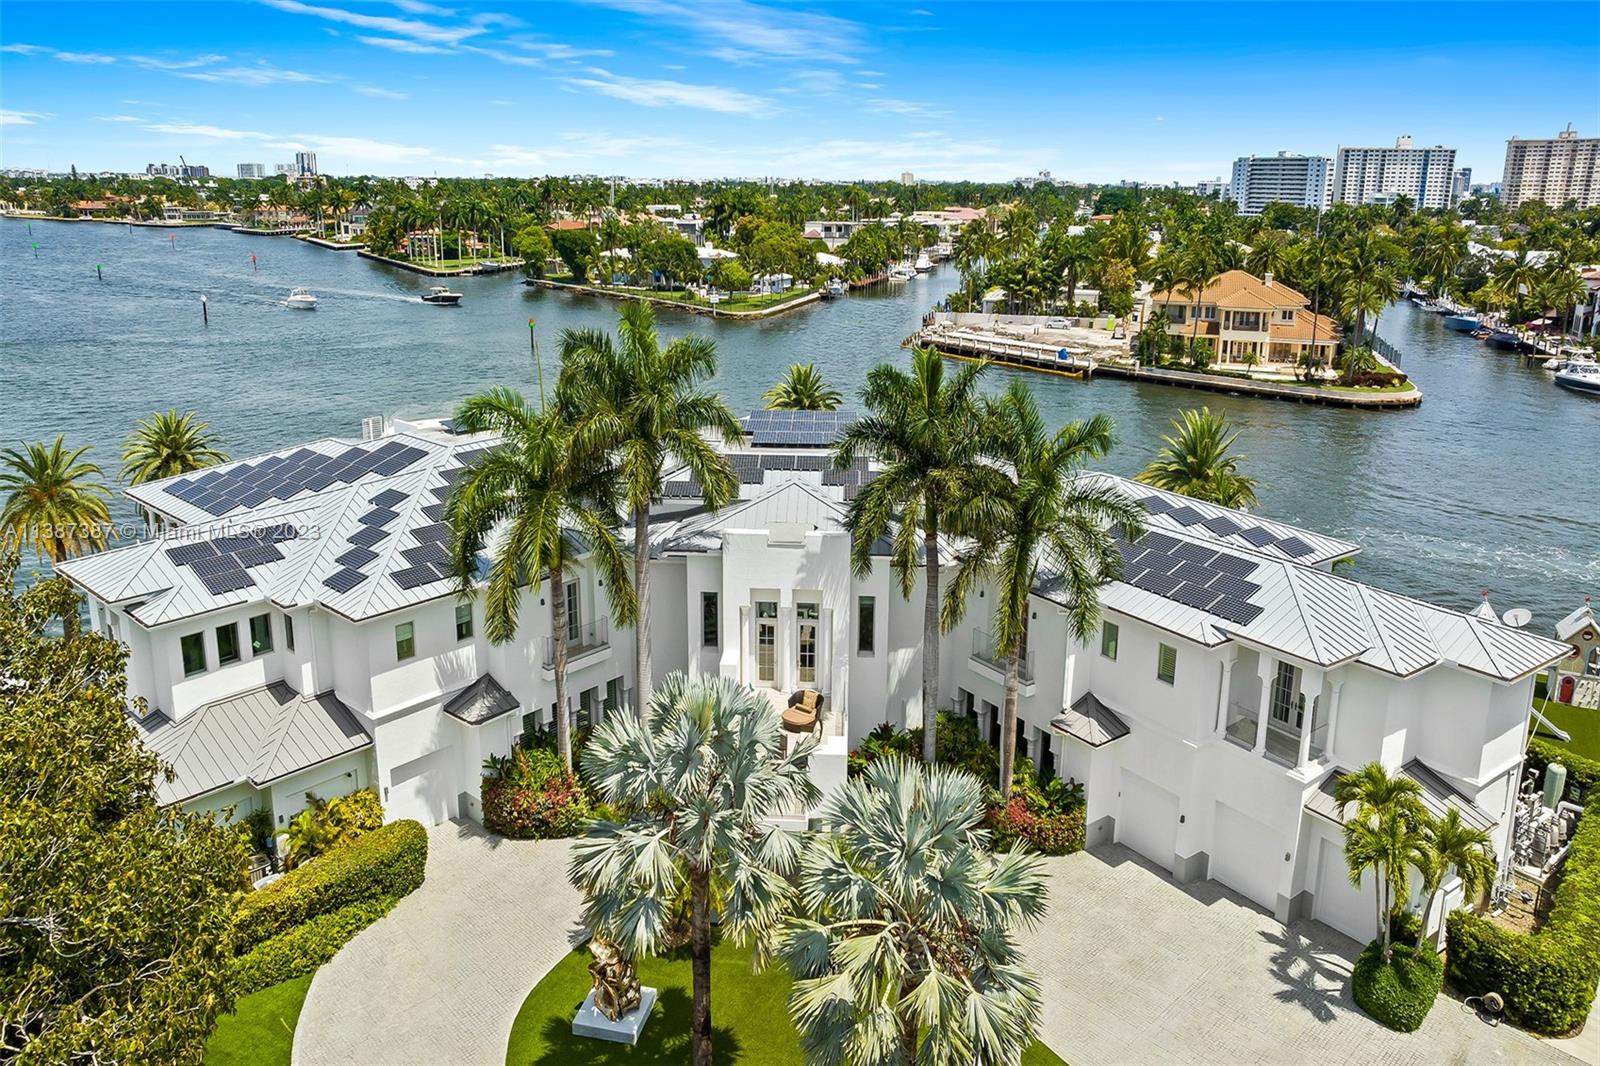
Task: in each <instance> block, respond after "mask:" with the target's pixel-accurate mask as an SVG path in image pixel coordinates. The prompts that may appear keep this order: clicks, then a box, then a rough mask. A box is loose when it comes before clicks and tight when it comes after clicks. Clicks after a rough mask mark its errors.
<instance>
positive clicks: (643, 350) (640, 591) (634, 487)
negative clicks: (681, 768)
mask: <svg viewBox="0 0 1600 1066" xmlns="http://www.w3.org/2000/svg"><path fill="white" fill-rule="evenodd" d="M618 319H619V320H618V326H617V333H618V335H619V337H620V340H621V344H620V345H619V344H614V343H612V340H611V338H610V337H609V336H607V335H606V334H604V333H602V332H600V331H599V330H596V329H569V330H565V331H564V332H563V333H562V334H561V378H560V382H559V383H558V385H557V396H558V403H559V404H560V406H561V407H562V408H563V409H564V410H565V411H567V412H568V413H569V416H570V417H571V418H572V419H573V420H574V422H575V424H576V426H577V431H578V440H579V443H580V446H581V447H583V448H585V449H592V450H598V451H602V452H605V453H608V454H610V455H612V456H613V457H614V460H613V461H614V462H615V464H616V476H617V478H618V479H619V481H620V486H619V487H620V492H621V496H622V499H623V501H624V503H625V504H626V506H627V508H628V510H629V511H630V512H631V513H632V516H633V589H634V595H635V597H636V599H637V602H638V615H639V626H638V630H637V639H636V640H635V641H634V643H635V652H634V666H635V674H636V676H637V678H638V681H637V684H638V687H639V695H638V704H639V706H641V707H642V706H644V705H645V704H647V703H649V702H650V686H651V678H652V674H651V667H650V505H651V504H652V503H654V502H655V501H657V500H659V499H660V498H661V486H662V476H663V473H664V470H665V467H666V464H667V461H668V459H671V458H676V459H677V460H679V461H680V462H682V463H684V464H685V465H686V466H688V468H689V472H690V473H691V474H693V475H694V480H695V481H696V482H698V483H699V485H700V496H701V498H702V499H704V500H705V502H706V506H708V507H710V508H712V509H716V508H719V507H722V506H723V505H725V504H726V503H727V502H728V501H729V500H730V499H732V498H733V496H734V494H735V493H737V492H738V489H739V482H738V479H737V478H736V477H735V476H734V473H733V468H732V467H731V466H730V465H729V463H728V460H727V459H726V458H724V457H723V456H722V454H721V453H719V452H718V451H717V450H716V448H714V447H712V445H711V444H710V443H709V442H708V441H707V440H706V439H705V438H704V437H703V436H701V433H702V431H703V430H708V429H709V430H715V431H717V432H719V433H720V434H722V436H723V438H724V439H725V440H726V439H732V438H737V437H738V436H739V434H740V426H739V420H738V419H737V418H735V417H734V414H733V412H732V411H730V410H729V409H728V406H727V404H725V403H723V402H722V400H721V398H720V397H718V396H717V395H716V394H715V393H710V392H706V391H705V390H703V389H702V388H701V387H700V386H701V384H702V383H703V382H705V381H706V380H707V379H709V378H710V377H712V376H713V375H714V374H715V373H716V370H717V346H716V342H714V341H713V340H711V338H709V337H702V336H698V335H691V336H688V337H680V338H678V339H677V340H675V341H673V342H672V343H671V344H669V345H667V346H666V347H665V348H663V347H661V342H660V338H659V337H658V336H657V334H656V318H655V312H654V311H652V310H651V308H650V305H649V304H648V303H645V302H644V301H642V300H640V301H637V302H632V303H629V304H627V305H626V306H625V307H623V309H622V313H621V315H620V316H618Z"/></svg>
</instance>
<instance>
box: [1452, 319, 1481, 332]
mask: <svg viewBox="0 0 1600 1066" xmlns="http://www.w3.org/2000/svg"><path fill="white" fill-rule="evenodd" d="M1444 328H1445V329H1453V330H1455V331H1456V332H1457V333H1471V332H1472V331H1473V330H1475V329H1477V328H1478V319H1477V317H1476V316H1475V315H1445V316H1444Z"/></svg>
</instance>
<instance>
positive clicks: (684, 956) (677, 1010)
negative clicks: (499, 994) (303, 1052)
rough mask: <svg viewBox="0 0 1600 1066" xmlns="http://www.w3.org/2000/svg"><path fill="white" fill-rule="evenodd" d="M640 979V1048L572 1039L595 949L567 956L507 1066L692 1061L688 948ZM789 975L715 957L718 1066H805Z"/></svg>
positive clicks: (1042, 1055) (541, 991) (746, 960)
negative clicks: (651, 1004)
mask: <svg viewBox="0 0 1600 1066" xmlns="http://www.w3.org/2000/svg"><path fill="white" fill-rule="evenodd" d="M637 967H638V974H639V981H640V983H641V984H643V985H645V986H647V987H650V988H654V989H655V990H656V992H657V999H656V1006H655V1010H654V1011H652V1012H651V1015H650V1019H649V1021H647V1022H646V1023H645V1026H644V1032H643V1033H642V1034H640V1037H639V1043H638V1044H637V1045H635V1046H633V1047H629V1046H628V1045H626V1044H611V1043H606V1042H604V1041H600V1040H594V1039H591V1038H587V1037H577V1036H573V1035H572V1017H573V1015H574V1014H576V1013H577V1012H578V1008H579V1007H580V1006H582V1005H583V999H584V997H585V996H587V995H588V994H589V989H590V988H592V987H593V982H592V981H591V980H590V979H589V952H588V949H586V948H585V949H582V950H579V951H574V952H572V953H571V954H569V955H567V956H566V957H565V958H563V959H562V960H561V961H560V962H558V963H556V966H555V968H554V969H553V970H551V971H550V972H549V973H548V974H546V975H545V976H544V979H543V980H542V981H540V982H539V983H538V984H537V985H535V986H534V988H533V991H532V992H530V993H528V998H527V999H526V1000H525V1001H524V1002H523V1004H522V1009H521V1010H520V1011H518V1012H517V1018H516V1021H514V1022H512V1023H511V1040H510V1042H509V1043H508V1044H507V1045H506V1064H507V1066H528V1064H530V1063H562V1064H563V1066H566V1064H571V1066H587V1064H590V1063H607V1064H609V1063H646V1062H687V1061H688V1060H689V1058H690V1055H689V1014H690V1007H691V998H690V997H691V977H690V973H689V953H688V951H687V949H684V950H680V951H677V952H674V953H673V954H672V955H671V956H669V957H667V958H645V959H641V960H639V962H638V964H637ZM789 987H790V981H789V975H788V973H787V972H786V971H785V970H784V969H783V967H782V966H781V965H777V966H771V967H768V968H767V969H766V970H764V971H762V972H761V973H751V970H750V952H749V950H748V949H746V948H740V947H738V946H736V945H734V944H732V943H729V942H724V943H721V944H718V945H717V946H716V947H715V948H714V949H712V952H711V1018H712V1022H713V1024H714V1026H715V1033H714V1036H713V1040H714V1041H715V1046H716V1052H717V1058H718V1060H719V1061H727V1062H738V1063H743V1064H748V1066H788V1064H791V1063H792V1064H793V1066H802V1064H803V1063H804V1061H805V1056H804V1055H802V1054H801V1051H800V1034H799V1033H798V1032H797V1031H796V1030H795V1027H794V1023H793V1022H792V1021H790V1020H789V1006H788V1000H789ZM1022 1062H1023V1066H1065V1064H1064V1063H1063V1062H1062V1060H1061V1058H1060V1057H1059V1056H1058V1055H1056V1054H1055V1053H1054V1052H1052V1051H1050V1050H1049V1049H1048V1048H1046V1047H1045V1046H1044V1045H1043V1044H1038V1043H1035V1044H1034V1045H1033V1047H1032V1048H1030V1049H1029V1050H1028V1053H1027V1054H1025V1055H1023V1056H1022Z"/></svg>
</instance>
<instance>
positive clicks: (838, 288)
mask: <svg viewBox="0 0 1600 1066" xmlns="http://www.w3.org/2000/svg"><path fill="white" fill-rule="evenodd" d="M821 295H822V298H823V299H824V300H835V299H838V298H839V297H840V296H843V295H844V282H842V281H840V280H839V279H838V278H829V279H828V283H827V284H826V285H824V286H823V287H822V294H821Z"/></svg>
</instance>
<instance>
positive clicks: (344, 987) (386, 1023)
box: [294, 822, 579, 1066]
mask: <svg viewBox="0 0 1600 1066" xmlns="http://www.w3.org/2000/svg"><path fill="white" fill-rule="evenodd" d="M567 847H568V845H567V842H565V841H560V840H548V841H522V840H502V839H500V838H498V837H493V836H490V835H488V834H486V833H485V832H484V831H483V830H482V829H480V828H478V827H477V826H476V825H473V824H471V823H469V822H446V823H444V824H443V825H440V826H437V827H435V828H434V829H432V830H431V831H430V832H429V835H428V877H427V880H426V881H424V882H423V884H422V887H421V888H418V889H417V890H416V891H415V892H413V893H412V894H411V895H409V896H407V897H406V898H405V899H403V900H401V901H400V903H399V904H398V905H397V906H396V907H395V909H394V910H393V911H392V912H391V913H390V914H389V915H388V916H386V917H385V918H383V919H382V920H381V921H379V922H377V923H376V924H374V925H372V926H369V927H368V928H367V929H364V930H362V932H361V934H360V935H359V936H357V937H356V938H355V939H354V940H352V941H351V942H350V943H349V944H347V945H346V946H345V948H344V950H343V951H341V952H339V954H338V955H337V956H335V957H334V959H333V961H332V962H330V963H328V964H327V965H326V966H324V967H323V968H322V969H321V970H318V971H317V976H316V977H315V978H314V979H313V980H312V982H311V991H310V993H309V994H308V995H307V996H306V1004H305V1009H304V1011H303V1012H302V1013H301V1015H300V1023H299V1025H298V1026H297V1027H296V1029H295V1035H294V1061H295V1063H296V1066H336V1064H337V1066H345V1064H351V1063H355V1064H360V1066H409V1064H412V1063H416V1064H423V1063H426V1064H429V1066H433V1064H450V1066H502V1064H503V1063H504V1062H505V1059H506V1040H507V1039H508V1038H509V1037H510V1035H511V1022H512V1021H513V1020H514V1019H515V1018H516V1016H517V1010H518V1008H520V1007H521V1006H522V1001H523V999H524V998H525V997H526V996H527V994H528V992H529V990H530V989H532V988H533V986H534V985H535V984H537V983H538V981H539V978H541V977H543V976H544V975H545V973H546V972H548V971H549V969H550V967H552V966H554V965H555V964H556V961H557V960H558V959H560V958H561V956H563V955H565V954H566V953H567V952H568V951H571V950H572V948H573V946H574V945H576V944H577V943H579V940H578V938H577V935H576V934H577V932H578V929H579V926H578V921H577V917H578V907H579V899H578V892H577V890H576V889H575V888H573V887H572V885H571V884H570V883H569V882H568V881H567Z"/></svg>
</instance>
